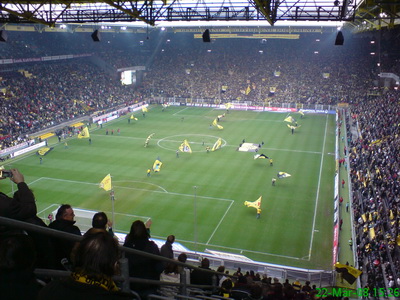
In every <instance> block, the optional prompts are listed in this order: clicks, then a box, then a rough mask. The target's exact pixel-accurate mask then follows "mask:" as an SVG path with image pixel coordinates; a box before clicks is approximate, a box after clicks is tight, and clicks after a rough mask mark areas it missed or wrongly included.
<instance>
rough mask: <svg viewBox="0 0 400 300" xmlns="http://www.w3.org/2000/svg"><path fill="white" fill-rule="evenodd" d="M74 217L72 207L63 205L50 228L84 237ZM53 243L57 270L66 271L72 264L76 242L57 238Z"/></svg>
mask: <svg viewBox="0 0 400 300" xmlns="http://www.w3.org/2000/svg"><path fill="white" fill-rule="evenodd" d="M74 217H75V214H74V210H73V209H72V207H71V205H69V204H62V205H61V206H60V207H59V208H58V210H57V214H56V219H55V221H53V222H51V223H50V225H49V228H51V229H55V230H59V231H63V232H67V233H71V234H76V235H82V234H81V231H80V229H79V228H78V227H77V226H75V225H74V224H75V220H74ZM52 242H53V247H54V251H55V253H54V255H55V260H56V261H55V268H56V269H60V270H65V268H68V266H69V264H70V262H71V257H70V255H71V251H72V249H73V247H74V245H75V242H71V241H68V240H65V239H57V238H53V239H52ZM64 258H66V259H67V260H68V261H65V260H64ZM61 261H63V262H61Z"/></svg>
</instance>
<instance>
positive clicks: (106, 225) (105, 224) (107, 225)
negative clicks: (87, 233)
mask: <svg viewBox="0 0 400 300" xmlns="http://www.w3.org/2000/svg"><path fill="white" fill-rule="evenodd" d="M92 227H93V228H100V229H104V230H106V231H107V229H108V233H109V234H111V236H114V232H113V230H112V222H111V220H109V219H108V217H107V215H106V213H104V212H98V213H95V214H94V216H93V218H92Z"/></svg>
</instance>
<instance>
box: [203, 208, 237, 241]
mask: <svg viewBox="0 0 400 300" xmlns="http://www.w3.org/2000/svg"><path fill="white" fill-rule="evenodd" d="M234 202H235V201H232V202H231V204H229V206H228V208H227V209H226V211H225V213H224V215H223V216H222V218H221V220H219V223H218V225H217V226H216V227H215V229H214V231H213V233H212V234H211V236H210V238H209V239H208V241H207V243H206V245H208V243H209V242H210V241H211V239H212V238H213V236H214V234H215V232H216V231H217V230H218V228H219V226H220V225H221V223H222V221H223V220H224V219H225V216H226V214H227V213H228V211H229V210H230V208H231V206H232V204H233V203H234Z"/></svg>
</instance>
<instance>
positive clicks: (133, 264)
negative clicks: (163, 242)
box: [124, 220, 163, 299]
mask: <svg viewBox="0 0 400 300" xmlns="http://www.w3.org/2000/svg"><path fill="white" fill-rule="evenodd" d="M147 224H148V222H147ZM149 229H150V228H146V225H145V223H143V222H142V221H140V220H137V221H134V222H133V223H132V225H131V229H130V231H129V233H128V234H127V236H126V237H125V243H124V247H128V248H132V249H135V250H140V251H143V252H147V253H150V254H154V255H160V250H159V249H158V247H157V245H156V244H155V243H154V242H153V241H151V240H150V239H149V238H150V233H149ZM126 258H127V259H128V262H129V276H131V277H136V278H142V279H150V280H160V274H161V272H162V271H163V263H162V261H161V260H156V259H153V258H148V257H144V256H142V255H138V254H132V253H126ZM157 288H158V286H156V285H151V284H143V283H135V282H132V283H131V289H132V290H134V291H135V292H137V293H138V294H139V295H140V296H141V297H142V298H144V299H146V298H147V296H148V295H149V294H153V293H156V292H157Z"/></svg>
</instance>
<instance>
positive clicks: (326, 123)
mask: <svg viewBox="0 0 400 300" xmlns="http://www.w3.org/2000/svg"><path fill="white" fill-rule="evenodd" d="M327 128H328V116H327V117H326V122H325V132H324V141H323V143H322V155H321V164H320V167H319V176H318V187H317V193H316V196H315V207H314V217H313V225H312V229H311V240H310V249H309V251H308V260H311V251H312V247H313V241H314V232H315V222H316V218H317V209H318V201H319V191H320V187H321V178H322V168H323V165H324V156H325V154H324V153H325V143H326V133H327Z"/></svg>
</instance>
